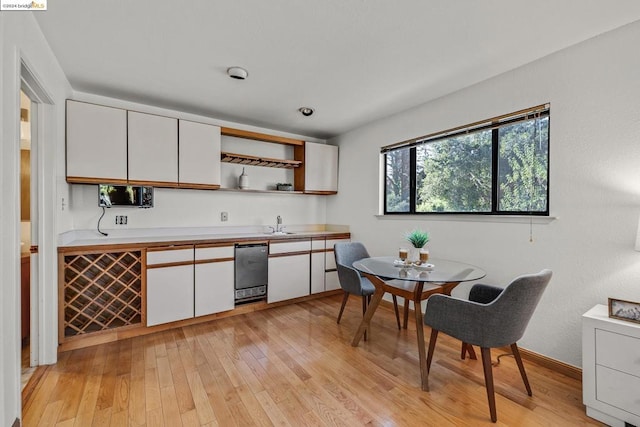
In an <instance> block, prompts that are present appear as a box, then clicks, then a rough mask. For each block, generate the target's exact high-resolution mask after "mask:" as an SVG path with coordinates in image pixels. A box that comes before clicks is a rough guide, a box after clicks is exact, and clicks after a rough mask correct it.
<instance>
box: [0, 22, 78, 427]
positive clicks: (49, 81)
mask: <svg viewBox="0 0 640 427" xmlns="http://www.w3.org/2000/svg"><path fill="white" fill-rule="evenodd" d="M21 60H23V61H25V63H26V64H28V66H29V68H30V69H31V71H32V72H33V73H34V75H35V77H36V79H37V80H38V82H39V83H40V84H41V85H42V86H43V88H44V89H45V91H46V92H47V95H48V96H49V97H50V98H51V100H52V101H53V104H52V105H51V106H47V107H43V108H42V109H41V111H39V112H40V113H41V116H43V117H42V119H43V120H42V126H40V127H39V132H40V134H41V136H42V137H43V141H44V146H43V147H42V150H41V152H40V159H39V162H38V167H37V174H38V182H39V185H40V186H41V187H42V188H43V189H44V190H45V191H43V193H42V196H41V197H39V198H38V203H39V204H40V206H42V209H43V210H44V211H45V212H46V213H47V214H46V215H45V216H44V217H43V218H42V219H41V221H40V224H39V226H40V240H39V242H38V243H39V247H40V254H41V256H40V260H39V263H40V265H39V268H40V271H41V272H42V284H41V285H42V286H41V288H40V289H39V294H40V296H41V298H42V307H41V308H40V309H41V310H42V312H43V313H44V316H42V317H41V318H40V319H39V325H40V327H41V335H40V338H39V342H40V344H41V345H40V353H39V358H40V361H41V362H42V363H53V362H55V360H56V346H57V333H56V328H55V327H53V328H49V329H46V328H43V325H44V321H45V319H46V321H47V322H48V324H49V325H50V324H51V323H52V322H54V323H55V320H56V316H57V310H56V308H57V275H56V268H55V259H56V257H55V253H56V244H55V242H56V238H55V237H56V230H55V228H56V208H55V205H54V200H55V198H54V195H55V192H56V188H55V187H56V182H58V181H59V176H58V173H59V170H60V167H59V165H60V163H62V164H64V159H60V157H59V148H60V147H61V146H62V147H63V146H64V127H60V126H58V124H59V123H63V119H64V99H65V98H66V97H67V96H68V95H69V94H70V93H71V88H70V87H69V84H68V82H67V80H66V78H65V76H64V74H63V73H62V70H61V68H60V66H59V64H58V62H57V60H56V59H55V57H54V56H53V55H52V53H51V51H50V49H49V46H48V45H47V42H46V41H45V39H44V37H43V36H42V33H41V32H40V28H39V27H38V25H37V24H36V22H35V19H34V18H33V15H32V13H31V12H11V13H8V12H3V13H0V67H1V72H0V75H1V76H2V77H1V78H2V80H1V84H0V99H1V100H2V108H1V109H0V111H1V114H0V129H2V144H1V145H0V164H1V167H0V171H1V172H0V188H1V191H2V204H0V275H1V277H0V306H1V307H2V308H1V311H0V312H1V316H0V342H1V343H2V345H1V346H0V348H1V349H0V384H1V385H0V402H1V403H0V424H1V425H3V426H4V425H6V426H9V425H11V424H12V423H13V421H14V420H15V419H16V418H19V417H20V407H21V401H20V321H19V314H20V292H19V286H20V270H19V266H20V256H19V253H20V232H19V229H20V215H19V209H20V201H19V185H20V181H19V175H18V171H19V159H20V152H19V149H20V145H19V143H20V130H19V127H18V124H19V120H20V119H19V113H18V111H19V105H20V98H19V91H20V63H21ZM32 170H33V169H32ZM63 171H64V169H63Z"/></svg>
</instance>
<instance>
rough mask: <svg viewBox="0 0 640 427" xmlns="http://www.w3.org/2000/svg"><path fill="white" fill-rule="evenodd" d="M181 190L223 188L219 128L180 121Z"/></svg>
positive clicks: (179, 158) (179, 159)
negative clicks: (186, 188) (187, 188)
mask: <svg viewBox="0 0 640 427" xmlns="http://www.w3.org/2000/svg"><path fill="white" fill-rule="evenodd" d="M178 126H179V130H180V133H179V142H178V145H179V156H178V161H179V166H178V172H179V181H178V182H179V184H180V187H191V188H219V187H220V128H219V127H218V126H212V125H207V124H204V123H196V122H190V121H186V120H180V121H179V125H178Z"/></svg>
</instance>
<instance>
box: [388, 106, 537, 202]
mask: <svg viewBox="0 0 640 427" xmlns="http://www.w3.org/2000/svg"><path fill="white" fill-rule="evenodd" d="M493 132H494V131H492V130H491V129H489V130H485V131H480V132H475V133H470V134H464V135H458V136H455V137H450V138H445V139H440V140H437V141H434V142H430V143H425V144H424V145H419V146H417V147H416V148H415V150H416V176H415V180H416V181H415V191H416V195H415V196H416V206H415V210H416V212H491V211H492V207H493V201H492V197H493V193H492V185H493V182H492V173H493V172H492V168H493V165H492V157H493V143H492V137H493ZM495 132H497V133H498V135H497V137H498V145H497V146H498V154H497V158H498V165H497V167H496V169H497V177H495V180H496V185H497V189H496V192H497V201H496V203H495V205H496V210H497V211H499V212H544V211H546V210H547V209H548V198H547V197H548V196H547V195H548V185H549V182H548V176H547V171H548V169H549V162H548V158H549V118H548V117H542V118H540V119H532V120H528V121H523V122H517V123H514V124H511V125H508V126H504V127H502V128H500V129H499V130H497V131H495ZM386 162H387V163H386V166H387V167H386V211H387V212H410V210H411V207H410V206H409V203H410V199H411V197H410V195H411V180H410V149H409V148H404V149H400V150H396V151H392V152H389V153H387V155H386Z"/></svg>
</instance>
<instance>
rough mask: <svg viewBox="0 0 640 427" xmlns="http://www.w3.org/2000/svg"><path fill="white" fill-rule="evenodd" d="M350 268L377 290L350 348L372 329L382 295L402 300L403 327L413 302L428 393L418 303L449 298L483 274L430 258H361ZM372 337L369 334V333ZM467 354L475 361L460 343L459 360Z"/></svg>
mask: <svg viewBox="0 0 640 427" xmlns="http://www.w3.org/2000/svg"><path fill="white" fill-rule="evenodd" d="M353 267H354V268H355V269H356V270H358V271H359V272H360V273H361V274H362V275H363V276H364V277H366V278H367V279H369V281H371V283H372V284H373V285H374V286H375V288H376V290H375V292H374V294H373V296H372V297H371V302H370V303H369V307H368V308H367V311H366V312H365V314H364V316H363V318H362V322H361V323H360V326H359V327H358V330H357V331H356V335H355V336H354V337H353V341H352V342H351V345H352V346H354V347H357V346H358V344H359V343H360V340H361V339H362V337H363V336H364V334H365V332H367V331H368V330H369V328H370V326H371V318H372V317H373V315H374V313H375V312H376V310H377V308H378V306H379V305H380V302H381V301H382V298H383V297H384V294H385V293H387V292H388V293H390V294H391V295H393V296H394V297H398V296H399V297H403V298H405V312H404V318H405V328H406V322H407V316H408V310H407V304H408V301H413V303H414V312H415V319H416V334H417V338H418V355H419V360H420V378H421V385H422V390H425V391H428V390H429V384H428V372H427V358H426V350H425V343H424V327H423V319H422V306H421V302H422V301H423V300H425V299H427V298H429V296H431V295H433V294H446V295H451V291H452V290H453V288H455V287H456V286H458V285H459V284H460V283H462V282H468V281H474V280H479V279H482V278H483V277H484V276H485V275H486V272H485V271H484V270H483V269H481V268H479V267H476V266H474V265H471V264H466V263H463V262H458V261H451V260H445V259H429V260H428V261H427V262H426V263H422V264H419V265H416V263H409V262H406V261H405V262H402V261H400V260H398V259H396V258H394V257H372V258H364V259H361V260H359V261H355V262H354V263H353ZM368 335H369V336H371V334H370V333H369V334H368ZM466 351H468V352H469V355H470V356H471V357H472V358H475V353H474V351H473V348H472V347H471V346H469V345H466V344H464V343H463V346H462V357H464V355H465V352H466Z"/></svg>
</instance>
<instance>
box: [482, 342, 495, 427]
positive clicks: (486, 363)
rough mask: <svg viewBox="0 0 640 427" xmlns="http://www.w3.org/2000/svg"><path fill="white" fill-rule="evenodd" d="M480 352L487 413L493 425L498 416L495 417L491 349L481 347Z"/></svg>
mask: <svg viewBox="0 0 640 427" xmlns="http://www.w3.org/2000/svg"><path fill="white" fill-rule="evenodd" d="M480 351H481V352H482V367H483V368H484V385H485V387H486V388H487V400H489V413H490V414H491V421H493V422H494V423H495V422H496V421H498V416H497V415H496V396H495V392H494V389H493V372H492V369H493V367H492V366H491V349H490V348H487V347H481V348H480Z"/></svg>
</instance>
